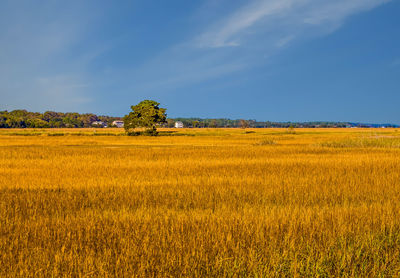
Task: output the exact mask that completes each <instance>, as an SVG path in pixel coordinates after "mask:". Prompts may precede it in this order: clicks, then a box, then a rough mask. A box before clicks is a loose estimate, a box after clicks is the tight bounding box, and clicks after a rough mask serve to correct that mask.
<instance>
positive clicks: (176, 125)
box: [175, 121, 183, 128]
mask: <svg viewBox="0 0 400 278" xmlns="http://www.w3.org/2000/svg"><path fill="white" fill-rule="evenodd" d="M175 128H183V123H182V122H179V121H178V122H175Z"/></svg>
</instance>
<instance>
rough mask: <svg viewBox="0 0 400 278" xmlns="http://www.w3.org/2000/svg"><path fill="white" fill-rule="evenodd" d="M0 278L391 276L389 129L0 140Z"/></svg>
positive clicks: (35, 135)
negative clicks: (72, 277) (54, 277)
mask: <svg viewBox="0 0 400 278" xmlns="http://www.w3.org/2000/svg"><path fill="white" fill-rule="evenodd" d="M0 276H1V277H7V276H9V277H16V276H17V277H18V276H20V277H44V276H46V277H47V276H57V277H59V276H61V277H63V276H65V277H70V276H74V277H78V276H79V277H95V276H101V277H109V276H112V277H113V276H118V277H132V276H133V277H149V276H150V277H154V276H156V277H203V276H219V277H238V276H240V277H242V276H251V277H286V276H293V277H315V276H320V277H337V276H350V277H352V276H357V277H366V276H375V277H376V276H381V277H393V276H400V131H399V132H398V131H397V130H395V129H358V128H354V129H296V130H287V129H245V130H244V129H161V130H160V136H157V137H145V136H137V137H134V136H125V135H124V133H123V130H121V129H47V130H45V129H43V130H42V129H36V130H34V129H2V130H0Z"/></svg>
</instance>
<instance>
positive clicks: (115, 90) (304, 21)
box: [0, 0, 400, 124]
mask: <svg viewBox="0 0 400 278" xmlns="http://www.w3.org/2000/svg"><path fill="white" fill-rule="evenodd" d="M399 15H400V1H399V0H392V1H390V0H335V1H333V0H198V1H187V0H169V1H160V0H159V1H151V0H146V1H145V0H132V1H101V0H96V1H94V0H93V1H90V0H88V1H72V0H70V1H56V0H43V1H33V0H25V1H24V0H2V1H0V97H1V101H0V109H1V110H4V109H7V110H13V109H27V110H30V111H41V112H43V111H46V110H55V111H63V112H70V111H73V112H92V113H97V114H106V115H115V116H122V115H124V114H127V113H128V112H129V109H130V108H129V107H130V105H132V104H136V103H138V102H139V101H141V100H143V99H154V100H157V101H159V102H160V103H161V104H162V106H163V107H166V108H167V113H168V115H169V116H170V117H178V116H181V117H209V118H213V117H229V118H235V119H236V118H246V119H257V120H270V121H317V120H324V121H325V120H326V121H356V122H371V123H378V122H380V123H386V122H390V123H397V124H400V17H399Z"/></svg>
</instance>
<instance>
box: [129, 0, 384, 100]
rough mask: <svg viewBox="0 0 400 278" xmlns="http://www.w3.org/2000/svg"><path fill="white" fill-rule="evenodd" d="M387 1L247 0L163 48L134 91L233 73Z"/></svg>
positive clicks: (135, 76) (136, 75) (139, 72)
mask: <svg viewBox="0 0 400 278" xmlns="http://www.w3.org/2000/svg"><path fill="white" fill-rule="evenodd" d="M389 1H390V0H335V1H332V0H250V1H247V2H245V3H246V4H244V5H243V6H240V7H239V8H237V9H236V10H234V11H232V12H230V13H228V14H223V16H221V17H219V18H218V17H217V18H216V19H215V20H214V22H211V23H209V24H206V25H204V26H202V28H197V29H202V30H203V31H202V32H200V35H195V36H193V37H192V38H191V39H189V40H188V41H186V42H183V43H179V44H177V45H175V46H174V47H172V48H170V49H167V50H165V51H164V52H163V53H161V54H160V55H158V56H156V57H154V58H153V59H152V60H151V61H149V62H148V63H146V64H145V65H144V66H142V67H140V68H138V69H136V70H135V71H133V72H131V73H130V75H129V78H130V79H132V80H135V82H134V85H133V86H134V87H135V88H136V89H137V90H138V91H143V90H149V91H153V92H156V91H157V90H162V91H165V90H168V89H176V88H179V87H185V86H187V85H194V84H196V83H200V82H204V81H207V80H212V79H217V78H220V77H223V76H225V75H230V74H234V73H235V72H238V71H241V70H244V69H249V68H251V67H252V66H255V65H257V63H260V61H262V60H263V59H260V57H263V58H268V57H270V56H272V55H274V54H275V53H277V52H278V51H280V50H281V49H282V48H283V47H287V46H289V45H290V44H291V43H292V42H294V41H296V40H301V39H303V38H304V37H312V36H315V35H321V34H327V33H329V32H332V31H333V30H336V29H337V28H339V27H340V26H341V25H342V24H343V23H344V22H345V20H346V19H347V18H348V17H349V16H351V15H353V14H356V13H359V12H362V11H366V10H370V9H372V8H374V7H377V6H379V5H381V4H383V3H386V2H389ZM213 3H214V2H213ZM219 4H220V5H224V4H226V2H223V1H220V2H219ZM214 5H215V3H214ZM202 24H204V22H202Z"/></svg>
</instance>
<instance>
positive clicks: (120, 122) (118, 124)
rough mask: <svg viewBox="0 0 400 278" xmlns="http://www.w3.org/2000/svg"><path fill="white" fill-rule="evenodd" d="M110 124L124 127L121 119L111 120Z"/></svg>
mask: <svg viewBox="0 0 400 278" xmlns="http://www.w3.org/2000/svg"><path fill="white" fill-rule="evenodd" d="M112 125H113V126H116V127H124V122H123V121H113V122H112Z"/></svg>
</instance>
